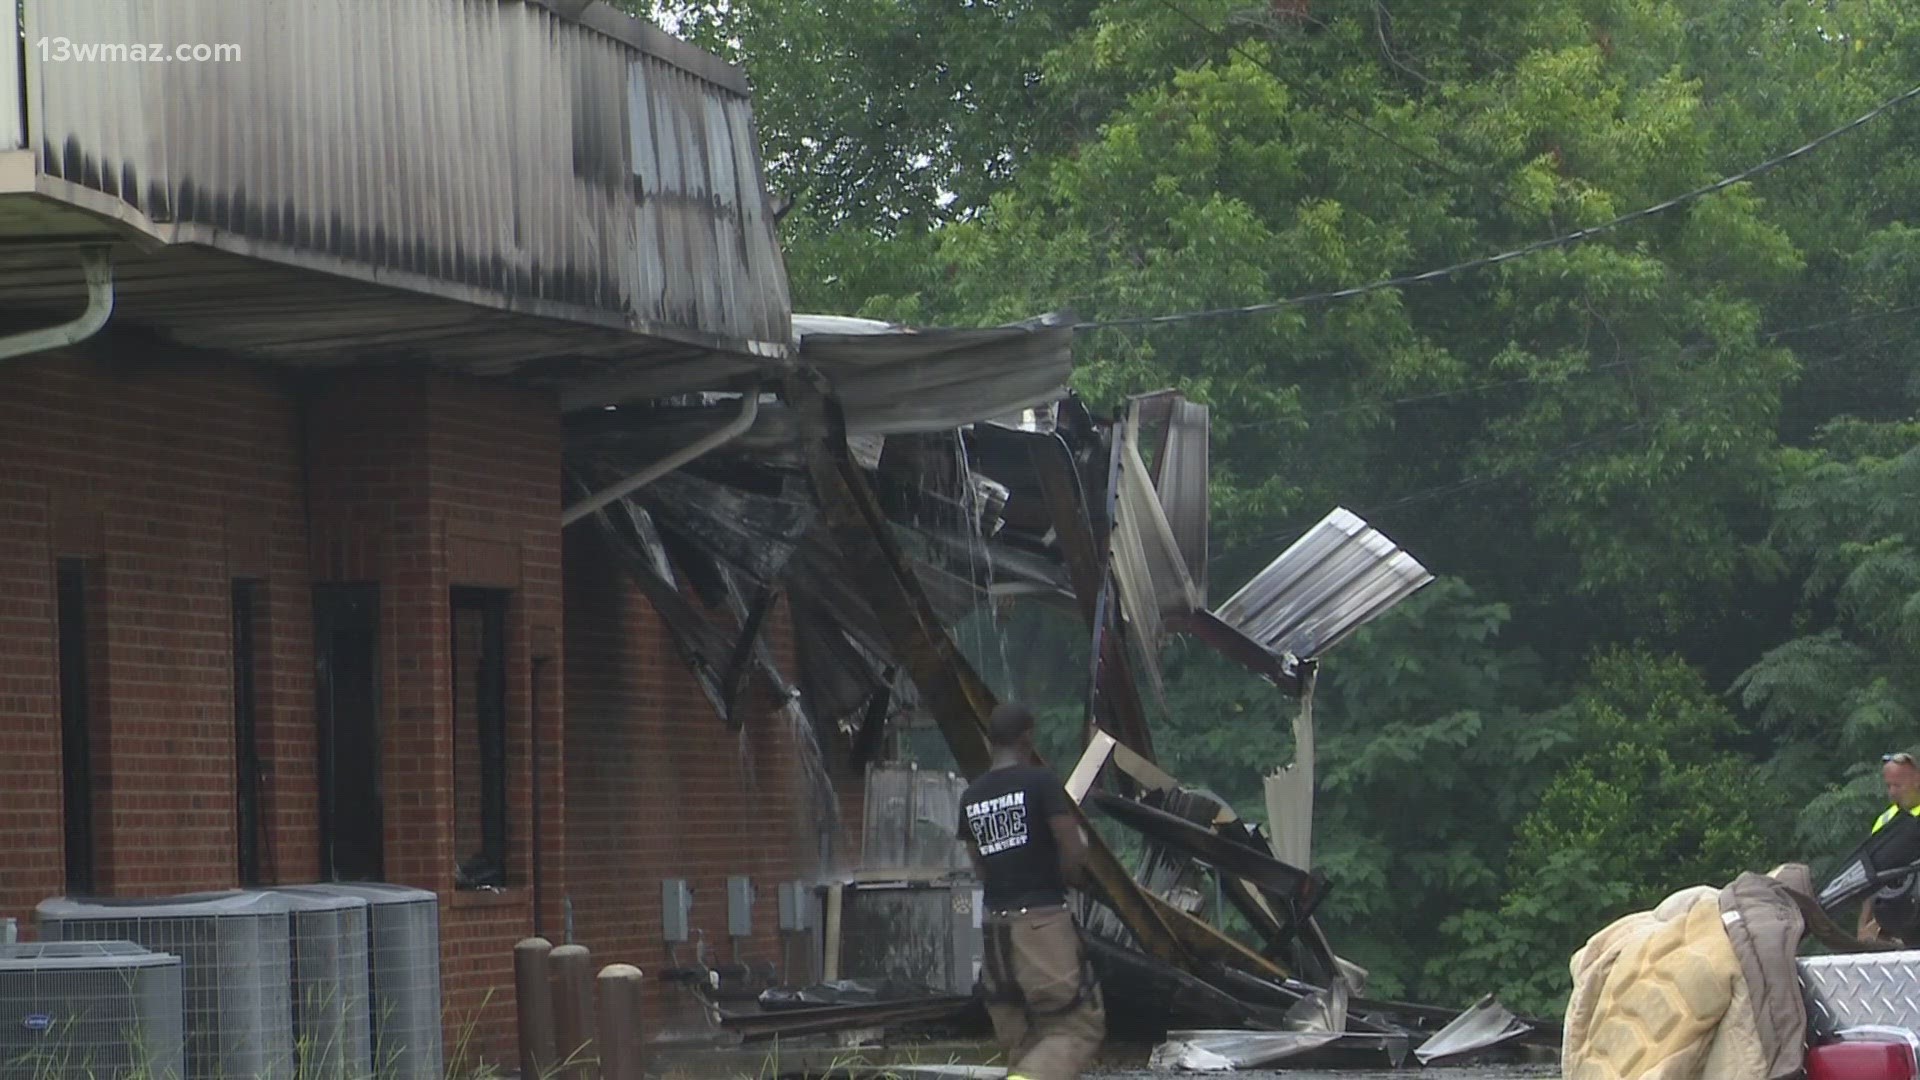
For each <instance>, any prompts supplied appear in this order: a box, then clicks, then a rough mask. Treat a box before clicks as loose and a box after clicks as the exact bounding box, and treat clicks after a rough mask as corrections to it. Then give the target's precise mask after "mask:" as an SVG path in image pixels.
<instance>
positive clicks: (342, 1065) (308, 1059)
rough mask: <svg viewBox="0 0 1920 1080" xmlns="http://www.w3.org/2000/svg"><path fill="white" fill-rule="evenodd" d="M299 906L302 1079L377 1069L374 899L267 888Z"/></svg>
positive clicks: (296, 978) (296, 1004) (296, 961)
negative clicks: (371, 986) (372, 988)
mask: <svg viewBox="0 0 1920 1080" xmlns="http://www.w3.org/2000/svg"><path fill="white" fill-rule="evenodd" d="M268 891H269V892H271V893H273V894H274V895H276V896H279V897H280V898H281V899H283V900H285V901H286V902H287V906H288V907H290V908H291V909H292V912H291V918H292V935H293V1038H294V1056H295V1057H296V1058H297V1059H298V1061H299V1075H300V1076H301V1077H302V1078H305V1077H315V1078H327V1080H331V1078H334V1077H360V1076H372V1075H374V1074H375V1073H374V1065H373V1006H372V996H371V993H370V990H369V981H370V977H371V976H370V973H371V970H372V969H371V966H370V964H371V958H370V942H369V934H370V927H369V922H370V920H369V913H370V911H371V907H370V905H369V904H368V903H367V902H366V900H364V899H362V898H361V897H358V896H341V895H338V894H334V893H327V892H321V891H318V890H314V889H308V888H303V887H300V886H290V887H285V888H275V889H270V890H268Z"/></svg>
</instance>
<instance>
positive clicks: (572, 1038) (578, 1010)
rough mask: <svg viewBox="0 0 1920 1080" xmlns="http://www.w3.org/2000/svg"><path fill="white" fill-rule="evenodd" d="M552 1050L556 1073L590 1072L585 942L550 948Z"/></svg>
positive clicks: (580, 1078)
mask: <svg viewBox="0 0 1920 1080" xmlns="http://www.w3.org/2000/svg"><path fill="white" fill-rule="evenodd" d="M552 967H553V1029H554V1049H555V1050H556V1051H557V1052H558V1054H559V1062H558V1064H559V1066H560V1071H559V1073H558V1075H560V1076H564V1077H568V1078H570V1080H589V1078H590V1077H592V1076H593V1074H594V1071H595V1070H594V1068H593V1064H594V1053H595V1051H596V1050H597V1049H598V1048H597V1047H596V1046H595V1045H594V1038H593V954H591V953H589V952H588V951H587V947H586V946H585V945H562V946H560V947H559V948H557V949H555V950H553V956H552Z"/></svg>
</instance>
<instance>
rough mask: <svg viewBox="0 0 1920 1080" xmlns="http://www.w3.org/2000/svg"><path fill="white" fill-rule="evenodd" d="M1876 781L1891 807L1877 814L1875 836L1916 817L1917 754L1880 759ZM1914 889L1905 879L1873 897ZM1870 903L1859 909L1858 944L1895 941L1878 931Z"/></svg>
mask: <svg viewBox="0 0 1920 1080" xmlns="http://www.w3.org/2000/svg"><path fill="white" fill-rule="evenodd" d="M1880 779H1881V780H1882V781H1884V782H1885V783H1886V785H1887V798H1888V799H1890V800H1892V805H1890V806H1888V807H1887V808H1886V809H1885V810H1883V811H1881V813H1880V816H1879V817H1878V818H1876V819H1874V822H1873V831H1874V832H1876V833H1877V832H1879V831H1880V830H1881V829H1884V828H1886V827H1887V826H1888V825H1889V824H1891V823H1892V822H1893V820H1894V819H1895V818H1897V817H1899V816H1900V815H1901V814H1911V815H1913V816H1914V817H1920V750H1902V751H1900V752H1898V753H1893V754H1882V755H1880ZM1914 887H1916V883H1915V882H1914V881H1913V879H1911V878H1909V879H1906V880H1905V881H1901V882H1896V883H1894V884H1892V885H1890V886H1888V887H1887V889H1883V890H1881V893H1879V894H1876V895H1892V894H1893V893H1894V892H1898V891H1899V890H1903V889H1911V888H1914ZM1889 890H1891V892H1890V891H1889ZM1874 899H1875V897H1874V896H1869V897H1867V899H1866V900H1865V901H1863V902H1862V903H1861V905H1860V929H1859V933H1858V936H1859V938H1860V940H1862V941H1873V940H1876V939H1882V940H1895V941H1898V939H1897V938H1891V937H1889V936H1888V935H1887V934H1885V933H1884V932H1883V931H1882V930H1881V928H1880V923H1879V920H1877V919H1876V918H1874V914H1873V901H1874ZM1899 943H1900V944H1911V943H1910V942H1904V941H1900V942H1899Z"/></svg>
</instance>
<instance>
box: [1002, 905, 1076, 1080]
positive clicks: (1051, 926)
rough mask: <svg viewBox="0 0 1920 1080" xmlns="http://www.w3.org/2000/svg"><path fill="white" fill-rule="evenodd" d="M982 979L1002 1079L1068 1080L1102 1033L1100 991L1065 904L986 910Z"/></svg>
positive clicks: (1074, 1075) (1074, 1073)
mask: <svg viewBox="0 0 1920 1080" xmlns="http://www.w3.org/2000/svg"><path fill="white" fill-rule="evenodd" d="M982 927H983V937H984V941H983V944H984V946H985V953H986V956H985V962H984V963H983V964H982V965H981V974H980V978H981V982H982V983H983V984H984V985H985V989H986V993H987V1013H988V1015H990V1016H992V1017H993V1031H994V1034H995V1035H996V1036H997V1037H998V1038H999V1040H1000V1045H1001V1047H1002V1048H1003V1049H1004V1050H1005V1051H1006V1054H1007V1080H1022V1078H1024V1080H1074V1078H1075V1077H1077V1076H1079V1075H1080V1070H1082V1069H1084V1068H1086V1067H1087V1066H1088V1065H1090V1064H1092V1062H1093V1058H1094V1055H1095V1054H1096V1053H1097V1052H1098V1051H1099V1049H1100V1040H1101V1039H1103V1038H1105V1037H1106V1034H1107V1014H1106V1008H1105V1005H1104V1003H1103V1001H1102V1000H1101V997H1100V987H1099V984H1098V983H1096V982H1095V981H1094V979H1093V974H1092V972H1091V970H1089V969H1088V968H1087V966H1086V964H1085V960H1084V956H1083V954H1082V952H1081V948H1080V932H1079V930H1078V929H1077V928H1076V927H1075V926H1074V922H1073V913H1072V912H1070V911H1068V910H1067V909H1066V908H1064V907H1056V908H1042V909H1038V910H1031V911H1021V912H1006V913H996V912H988V913H987V915H986V918H985V919H984V920H983V922H982Z"/></svg>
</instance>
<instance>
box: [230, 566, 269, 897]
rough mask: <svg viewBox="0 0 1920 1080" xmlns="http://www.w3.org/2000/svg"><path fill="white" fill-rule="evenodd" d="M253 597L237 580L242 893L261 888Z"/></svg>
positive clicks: (254, 588)
mask: <svg viewBox="0 0 1920 1080" xmlns="http://www.w3.org/2000/svg"><path fill="white" fill-rule="evenodd" d="M259 592H260V584H259V582H256V581H248V580H246V579H244V578H242V579H238V580H236V581H234V583H233V765H234V789H233V791H234V841H235V848H236V851H235V854H236V856H237V858H238V863H239V871H240V884H241V885H243V886H245V887H247V888H257V887H258V886H259V885H260V884H261V877H260V834H261V829H262V822H261V816H260V788H261V765H260V725H259V713H258V709H259V693H258V689H257V687H258V678H259V655H258V652H257V648H258V647H257V645H256V641H257V639H258V635H259V626H258V618H259V616H258V611H257V609H256V606H255V605H256V602H257V600H258V597H259Z"/></svg>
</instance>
